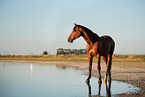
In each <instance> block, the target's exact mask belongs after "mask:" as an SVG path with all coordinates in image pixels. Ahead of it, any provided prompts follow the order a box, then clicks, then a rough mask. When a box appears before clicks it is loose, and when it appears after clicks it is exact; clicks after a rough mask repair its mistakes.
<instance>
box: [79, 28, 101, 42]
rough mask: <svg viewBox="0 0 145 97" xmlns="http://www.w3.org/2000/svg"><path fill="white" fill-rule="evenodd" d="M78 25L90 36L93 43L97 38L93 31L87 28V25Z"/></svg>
mask: <svg viewBox="0 0 145 97" xmlns="http://www.w3.org/2000/svg"><path fill="white" fill-rule="evenodd" d="M77 26H78V27H81V28H82V29H83V30H84V31H85V32H86V34H87V35H88V36H89V37H90V38H91V40H92V42H93V43H94V42H95V41H96V40H98V38H99V36H98V35H97V34H96V33H94V32H93V31H91V30H90V29H88V28H87V27H84V26H82V25H77Z"/></svg>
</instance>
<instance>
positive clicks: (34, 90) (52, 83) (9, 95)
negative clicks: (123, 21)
mask: <svg viewBox="0 0 145 97" xmlns="http://www.w3.org/2000/svg"><path fill="white" fill-rule="evenodd" d="M86 78H87V76H86V75H84V71H83V70H75V69H73V68H65V67H64V68H60V67H57V66H55V65H51V64H42V63H17V62H0V97H87V96H89V95H90V96H94V95H100V96H106V95H107V93H108V94H109V93H110V94H111V95H115V94H121V93H128V92H129V93H131V92H137V91H139V90H140V89H139V88H137V87H135V86H133V85H131V84H127V83H124V82H120V81H112V83H111V84H110V85H109V84H107V85H105V84H104V83H102V85H98V79H97V78H92V79H91V85H87V84H86V83H85V80H86ZM106 88H107V89H106Z"/></svg>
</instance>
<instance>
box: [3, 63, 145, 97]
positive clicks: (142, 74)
mask: <svg viewBox="0 0 145 97" xmlns="http://www.w3.org/2000/svg"><path fill="white" fill-rule="evenodd" d="M2 61H3V60H2ZM7 61H8V60H7ZM10 61H11V62H12V61H14V60H10ZM15 62H31V63H33V62H40V63H49V64H54V65H56V66H58V67H61V68H66V67H73V68H75V69H81V70H85V71H86V72H88V62H56V61H55V62H53V61H52V62H49V61H21V60H17V61H15ZM92 70H93V72H92V76H94V77H98V70H97V63H96V62H95V63H93V68H92ZM111 72H112V80H118V81H123V82H127V83H131V84H133V85H135V86H137V87H139V88H140V89H142V91H140V92H139V93H134V94H119V95H117V96H119V97H121V96H123V97H124V96H125V97H130V96H133V97H144V95H145V62H113V64H112V68H111ZM105 73H106V64H105V63H101V74H102V78H104V76H105Z"/></svg>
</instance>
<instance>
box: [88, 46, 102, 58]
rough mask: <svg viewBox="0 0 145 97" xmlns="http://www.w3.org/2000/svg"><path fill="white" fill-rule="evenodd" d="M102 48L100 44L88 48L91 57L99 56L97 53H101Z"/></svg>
mask: <svg viewBox="0 0 145 97" xmlns="http://www.w3.org/2000/svg"><path fill="white" fill-rule="evenodd" d="M100 50H101V47H100V46H99V45H98V44H95V45H94V46H92V47H91V46H87V52H88V54H89V55H92V56H95V55H97V53H101V52H100Z"/></svg>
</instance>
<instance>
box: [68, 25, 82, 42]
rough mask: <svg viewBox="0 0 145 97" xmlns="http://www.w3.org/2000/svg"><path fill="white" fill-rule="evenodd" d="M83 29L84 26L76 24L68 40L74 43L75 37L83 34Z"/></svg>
mask: <svg viewBox="0 0 145 97" xmlns="http://www.w3.org/2000/svg"><path fill="white" fill-rule="evenodd" d="M81 31H82V28H81V27H80V26H79V25H77V24H75V27H74V28H73V31H72V33H71V34H70V36H69V37H68V42H70V43H73V41H74V40H75V39H77V38H79V37H80V36H81Z"/></svg>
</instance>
